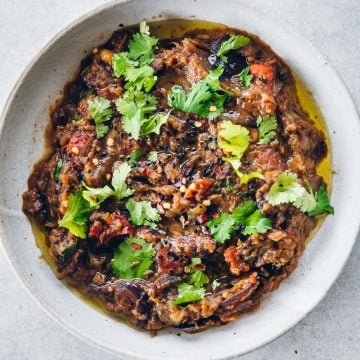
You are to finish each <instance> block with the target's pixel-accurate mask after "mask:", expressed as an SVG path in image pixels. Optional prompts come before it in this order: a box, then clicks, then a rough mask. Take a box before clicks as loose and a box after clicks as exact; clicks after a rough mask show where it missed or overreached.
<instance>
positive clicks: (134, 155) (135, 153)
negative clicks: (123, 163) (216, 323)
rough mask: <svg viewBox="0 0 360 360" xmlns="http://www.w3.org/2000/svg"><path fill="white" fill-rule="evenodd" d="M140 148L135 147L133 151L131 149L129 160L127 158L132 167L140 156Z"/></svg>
mask: <svg viewBox="0 0 360 360" xmlns="http://www.w3.org/2000/svg"><path fill="white" fill-rule="evenodd" d="M141 155H142V154H141V150H140V149H136V150H135V151H133V152H132V153H131V154H130V157H129V160H128V164H129V166H130V167H134V166H136V163H137V161H138V160H139V159H140V158H141Z"/></svg>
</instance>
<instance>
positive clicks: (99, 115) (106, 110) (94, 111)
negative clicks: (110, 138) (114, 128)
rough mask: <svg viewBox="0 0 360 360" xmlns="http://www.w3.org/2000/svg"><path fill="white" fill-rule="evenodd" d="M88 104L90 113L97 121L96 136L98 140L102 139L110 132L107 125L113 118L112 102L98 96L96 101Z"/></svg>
mask: <svg viewBox="0 0 360 360" xmlns="http://www.w3.org/2000/svg"><path fill="white" fill-rule="evenodd" d="M88 104H89V113H90V115H91V117H92V118H93V119H94V121H95V125H96V135H97V137H98V139H101V138H102V137H104V135H105V134H106V133H107V132H108V130H109V126H108V125H106V124H105V123H106V122H107V121H109V120H110V119H111V117H112V110H111V108H110V101H109V100H108V99H105V98H103V97H100V96H98V97H96V98H95V99H94V100H90V101H89V102H88Z"/></svg>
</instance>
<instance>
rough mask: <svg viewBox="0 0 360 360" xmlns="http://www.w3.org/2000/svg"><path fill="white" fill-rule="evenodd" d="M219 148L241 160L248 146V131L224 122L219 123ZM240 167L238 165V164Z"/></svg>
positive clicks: (227, 121) (229, 122)
mask: <svg viewBox="0 0 360 360" xmlns="http://www.w3.org/2000/svg"><path fill="white" fill-rule="evenodd" d="M218 136H219V139H218V141H219V146H220V148H221V149H222V150H223V151H224V152H225V153H228V154H231V155H232V156H234V157H236V158H239V159H240V158H241V157H242V156H243V155H244V153H245V151H246V149H247V148H248V146H249V130H248V129H246V128H245V127H243V126H241V125H235V124H233V123H232V122H231V121H229V120H226V121H222V122H221V123H220V128H219V132H218ZM239 165H240V164H239Z"/></svg>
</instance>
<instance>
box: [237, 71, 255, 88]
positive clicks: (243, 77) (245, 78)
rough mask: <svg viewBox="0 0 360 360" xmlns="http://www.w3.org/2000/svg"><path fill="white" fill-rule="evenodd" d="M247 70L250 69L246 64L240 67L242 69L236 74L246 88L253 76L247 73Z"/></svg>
mask: <svg viewBox="0 0 360 360" xmlns="http://www.w3.org/2000/svg"><path fill="white" fill-rule="evenodd" d="M249 70H250V66H247V67H246V68H244V69H242V71H241V73H240V74H239V75H237V76H238V77H239V78H240V80H241V83H242V84H243V85H244V86H245V87H246V88H248V87H249V86H250V83H251V80H252V78H253V76H252V75H251V74H249Z"/></svg>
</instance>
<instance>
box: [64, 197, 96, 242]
mask: <svg viewBox="0 0 360 360" xmlns="http://www.w3.org/2000/svg"><path fill="white" fill-rule="evenodd" d="M92 211H93V209H91V207H90V205H89V203H88V202H87V201H86V200H85V199H84V198H83V196H82V191H81V190H77V191H75V193H73V194H70V196H69V199H68V207H67V209H66V211H65V214H64V216H63V218H62V219H61V220H60V221H59V226H61V227H64V228H66V229H68V230H69V231H70V232H71V233H72V234H73V235H75V236H77V237H79V238H81V239H86V235H87V229H88V220H89V216H90V214H91V212H92Z"/></svg>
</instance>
